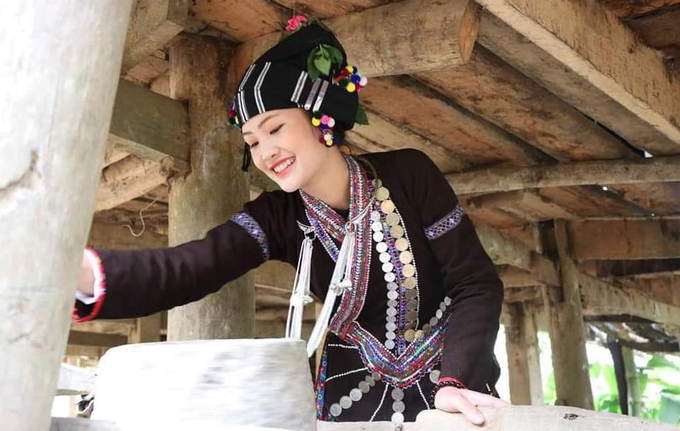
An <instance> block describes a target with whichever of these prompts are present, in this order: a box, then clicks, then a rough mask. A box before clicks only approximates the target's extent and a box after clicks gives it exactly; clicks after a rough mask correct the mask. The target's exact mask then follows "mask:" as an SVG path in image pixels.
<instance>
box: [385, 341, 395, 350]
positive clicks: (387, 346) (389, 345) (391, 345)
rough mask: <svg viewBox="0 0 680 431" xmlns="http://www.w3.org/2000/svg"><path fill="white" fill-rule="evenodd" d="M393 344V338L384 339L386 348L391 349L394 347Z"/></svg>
mask: <svg viewBox="0 0 680 431" xmlns="http://www.w3.org/2000/svg"><path fill="white" fill-rule="evenodd" d="M394 346H395V344H394V340H387V341H385V347H386V348H387V350H392V349H394Z"/></svg>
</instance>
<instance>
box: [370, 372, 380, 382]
mask: <svg viewBox="0 0 680 431" xmlns="http://www.w3.org/2000/svg"><path fill="white" fill-rule="evenodd" d="M371 377H373V380H375V381H376V382H379V381H380V373H378V372H377V371H373V372H372V373H371Z"/></svg>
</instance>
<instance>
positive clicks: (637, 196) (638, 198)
mask: <svg viewBox="0 0 680 431" xmlns="http://www.w3.org/2000/svg"><path fill="white" fill-rule="evenodd" d="M608 188H609V190H611V191H613V192H615V193H617V194H618V195H620V196H621V197H623V198H624V199H626V200H628V201H631V202H634V203H635V204H637V205H639V206H641V207H643V208H645V209H647V210H649V211H650V212H651V213H653V214H655V215H671V214H680V183H647V184H614V185H609V186H608Z"/></svg>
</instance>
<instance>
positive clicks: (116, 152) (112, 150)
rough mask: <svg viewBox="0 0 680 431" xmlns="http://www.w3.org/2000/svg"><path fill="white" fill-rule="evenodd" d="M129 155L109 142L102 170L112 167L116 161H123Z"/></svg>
mask: <svg viewBox="0 0 680 431" xmlns="http://www.w3.org/2000/svg"><path fill="white" fill-rule="evenodd" d="M129 155H130V153H128V152H126V151H123V150H121V149H120V148H118V147H116V145H115V144H114V143H113V142H109V143H108V145H107V146H106V154H105V155H104V166H103V167H104V168H105V167H107V166H109V165H112V164H114V163H116V162H118V161H121V160H123V159H124V158H126V157H127V156H129Z"/></svg>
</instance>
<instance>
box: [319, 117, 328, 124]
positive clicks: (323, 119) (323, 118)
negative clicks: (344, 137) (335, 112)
mask: <svg viewBox="0 0 680 431" xmlns="http://www.w3.org/2000/svg"><path fill="white" fill-rule="evenodd" d="M328 120H330V117H329V116H328V115H322V116H321V124H328Z"/></svg>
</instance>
